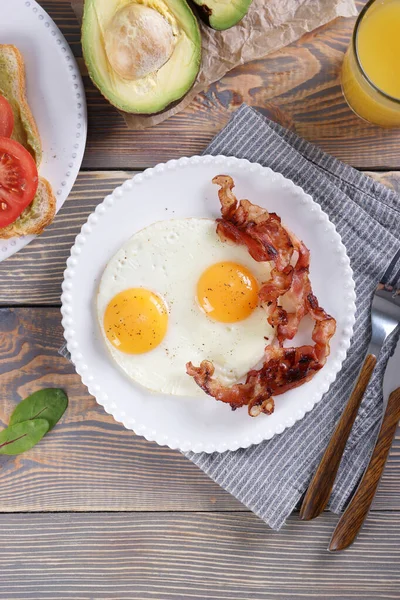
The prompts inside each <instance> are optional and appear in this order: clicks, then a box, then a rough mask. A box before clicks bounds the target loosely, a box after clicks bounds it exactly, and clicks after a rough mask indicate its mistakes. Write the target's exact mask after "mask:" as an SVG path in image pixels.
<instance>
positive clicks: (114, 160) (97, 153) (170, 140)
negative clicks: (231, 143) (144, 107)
mask: <svg viewBox="0 0 400 600" xmlns="http://www.w3.org/2000/svg"><path fill="white" fill-rule="evenodd" d="M357 4H358V6H359V7H361V6H362V5H363V4H365V0H362V1H359V2H358V3H357ZM41 5H42V6H43V8H45V9H46V10H47V11H48V12H49V14H50V15H51V16H52V17H53V18H54V20H55V21H56V23H57V24H58V26H59V27H60V28H61V30H62V32H63V33H64V34H65V36H66V38H67V40H68V42H69V43H70V44H71V47H72V49H73V52H74V53H75V56H77V57H78V58H79V59H80V58H81V55H82V53H81V47H80V41H79V40H80V31H79V24H78V22H77V20H76V18H75V16H74V13H73V11H72V8H71V5H70V3H69V1H68V0H41ZM353 24H354V20H353V19H338V20H336V21H335V22H333V23H331V24H328V25H327V26H324V27H322V28H320V29H317V30H316V31H313V32H311V33H309V34H307V35H306V36H304V37H303V38H302V40H300V41H298V42H296V43H295V44H292V45H291V46H288V47H286V48H284V49H282V50H280V51H279V52H277V53H275V54H274V55H272V56H269V57H268V58H266V59H264V60H259V61H254V62H252V63H250V64H247V65H243V66H241V67H238V68H236V69H234V70H233V71H231V72H230V73H228V74H227V75H226V76H225V77H223V78H222V79H221V80H220V81H219V82H217V83H215V84H213V85H211V86H210V88H209V89H208V90H206V91H205V92H204V93H202V94H200V95H198V96H197V97H196V99H195V100H194V101H193V102H192V103H191V105H190V106H189V107H188V108H187V109H186V110H185V111H183V112H182V113H180V114H178V115H176V116H174V117H172V118H171V119H169V120H168V121H166V122H164V123H162V124H160V125H158V126H156V127H153V128H151V129H147V130H144V131H143V130H142V131H139V130H128V129H127V128H126V126H125V123H124V120H123V118H122V116H121V115H120V114H119V113H118V112H117V111H116V110H115V109H114V108H113V107H112V106H111V105H110V104H109V103H108V102H107V101H106V100H104V98H103V97H102V96H101V94H100V93H99V92H98V91H97V90H96V89H95V87H94V86H93V85H92V83H91V82H90V80H89V78H88V76H87V74H86V68H85V65H84V62H83V60H79V64H80V67H81V70H82V73H83V75H84V84H85V88H86V97H87V102H88V110H89V135H88V144H87V150H86V155H85V159H84V163H83V165H84V167H85V168H96V169H110V168H118V169H142V168H144V167H146V166H151V165H154V164H156V163H158V162H163V161H166V160H169V159H171V158H178V157H180V156H185V155H186V156H191V155H193V154H198V153H201V152H202V151H203V150H204V149H205V147H206V146H207V144H208V143H209V142H210V140H211V139H212V137H213V136H214V135H215V134H216V133H217V132H218V131H219V130H220V129H221V128H222V127H223V126H224V125H225V124H226V123H227V121H228V119H229V117H230V116H231V114H232V113H233V112H234V111H235V110H236V109H237V107H238V106H240V104H242V102H247V103H248V104H250V105H251V106H254V107H256V108H258V109H260V110H261V111H262V112H263V113H264V114H266V115H268V116H270V117H271V118H272V119H274V120H276V121H278V122H280V123H282V124H283V125H285V126H287V127H290V128H292V129H294V130H296V131H297V133H298V134H299V135H301V136H303V137H304V138H306V139H307V140H310V141H313V142H315V143H316V144H318V145H319V146H320V147H321V148H322V149H324V150H326V151H327V152H329V153H331V154H333V155H334V156H337V157H338V158H340V159H342V160H344V161H345V162H347V163H350V164H352V165H353V166H357V167H359V168H363V169H372V168H378V167H379V168H385V169H387V170H389V169H399V168H400V153H399V139H400V138H399V132H398V130H392V131H390V130H384V129H381V128H378V127H376V126H373V125H369V124H367V123H365V122H363V121H362V120H361V119H359V118H358V117H356V116H355V115H354V114H353V112H352V111H351V110H350V108H349V107H348V106H347V104H346V102H345V100H344V98H343V96H342V93H341V88H340V82H339V74H340V68H341V64H342V59H343V54H344V52H345V50H346V48H347V45H348V42H349V39H350V36H351V31H352V28H353Z"/></svg>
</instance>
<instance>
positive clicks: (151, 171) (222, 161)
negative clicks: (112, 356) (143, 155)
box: [61, 155, 356, 454]
mask: <svg viewBox="0 0 400 600" xmlns="http://www.w3.org/2000/svg"><path fill="white" fill-rule="evenodd" d="M211 162H215V164H216V165H218V166H222V165H224V166H226V167H232V166H234V165H237V166H238V168H242V169H247V170H248V171H249V172H252V173H257V172H259V173H262V172H264V173H267V174H268V175H269V176H272V177H273V178H274V179H275V181H277V180H279V181H280V182H281V183H282V185H283V186H284V187H286V188H287V189H292V190H295V191H296V193H299V192H300V193H301V194H302V196H303V198H304V203H305V204H308V205H313V207H314V210H317V211H318V212H319V215H320V216H321V217H322V221H323V224H324V225H325V227H327V228H328V231H327V232H329V233H330V234H331V236H333V237H335V241H336V243H335V250H336V253H337V257H338V260H340V262H341V266H342V268H343V273H344V276H345V278H346V279H347V281H348V284H347V287H346V294H347V298H348V313H347V315H346V321H345V329H344V331H345V336H346V337H345V338H344V339H342V341H341V344H340V349H339V350H338V353H337V357H336V360H335V362H334V363H332V364H331V368H330V369H329V370H328V371H325V377H324V380H323V382H321V384H320V386H319V391H318V393H317V394H314V395H313V398H312V400H310V401H309V402H308V403H307V405H306V406H305V407H303V409H301V410H300V409H299V410H297V411H296V414H295V415H294V416H293V418H291V419H290V422H289V421H287V422H286V423H285V424H284V425H283V424H276V427H275V428H274V429H271V428H270V429H266V430H265V434H264V435H261V436H260V434H259V433H257V434H256V435H255V436H254V437H251V436H249V435H245V436H244V437H242V438H240V437H239V438H236V439H234V440H232V441H231V442H230V444H227V443H226V442H224V443H223V444H221V443H218V442H214V443H210V442H204V443H197V442H196V444H192V443H191V442H189V445H188V441H187V439H179V438H175V437H174V438H170V437H168V435H166V434H165V433H162V432H160V431H157V430H155V429H154V428H150V427H149V426H147V425H145V424H143V423H139V422H138V423H136V422H135V423H134V424H132V419H129V421H130V422H128V420H127V418H126V415H125V414H124V413H123V411H118V409H117V410H115V408H114V407H111V406H110V404H112V402H108V398H107V396H106V398H105V399H104V395H102V393H101V386H100V385H99V382H97V381H95V379H94V376H93V375H91V373H90V370H89V367H88V365H87V364H86V362H87V361H86V360H85V357H84V356H83V355H82V353H81V352H80V350H79V343H78V342H77V340H76V331H75V330H74V327H73V324H74V321H73V307H72V295H71V290H72V289H73V279H74V274H75V270H74V269H75V267H76V266H77V265H78V262H79V256H80V254H81V251H82V247H83V246H84V245H85V243H86V239H87V237H88V236H89V235H90V234H91V233H92V231H93V229H94V228H95V227H96V224H97V222H98V221H99V218H101V217H102V216H103V215H104V214H105V213H106V212H107V210H108V209H110V208H111V207H112V206H113V205H114V201H115V200H118V199H119V198H121V197H122V195H123V193H124V191H125V190H131V189H132V187H133V186H134V185H137V184H140V183H141V182H142V181H143V180H148V179H149V178H152V177H154V176H155V175H156V174H157V175H159V174H160V173H162V172H164V171H165V170H169V171H170V170H177V169H184V168H185V167H186V166H188V165H199V164H203V163H204V164H210V163H211ZM355 301H356V293H355V281H354V277H353V270H352V268H351V266H350V259H349V257H348V255H347V251H346V248H345V246H344V244H343V242H342V239H341V236H340V234H339V233H338V231H337V229H336V227H335V225H334V224H333V223H332V222H331V221H330V219H329V217H328V215H327V214H326V213H325V212H324V211H323V210H322V208H321V206H320V205H319V204H318V202H315V200H313V198H312V197H311V196H310V195H309V194H307V193H306V192H305V191H304V190H303V188H301V187H300V186H298V185H296V184H295V183H294V182H293V181H292V180H291V179H288V178H286V177H284V176H283V175H282V174H281V173H278V172H276V171H273V170H272V169H270V168H269V167H264V166H263V165H261V164H260V163H253V162H250V161H249V160H247V159H243V158H236V157H231V156H224V155H218V156H213V155H203V156H192V157H190V158H189V157H182V158H180V159H172V160H170V161H168V162H166V163H159V164H157V165H156V166H154V167H150V168H148V169H146V170H145V171H143V172H142V173H138V174H135V175H133V177H131V178H130V179H127V180H126V181H125V182H123V183H122V184H121V185H119V186H117V187H116V188H115V189H114V190H113V191H112V192H111V194H109V195H107V196H106V197H105V198H104V200H103V201H102V202H101V203H99V204H98V205H97V206H96V208H95V210H94V211H93V212H92V213H91V214H90V215H89V216H88V218H87V221H86V222H85V223H84V224H83V225H82V227H81V230H80V233H78V235H77V236H76V238H75V242H74V244H73V246H72V247H71V251H70V256H69V257H68V259H67V266H66V269H65V271H64V278H63V282H62V294H61V314H62V321H61V323H62V326H63V329H64V338H65V340H66V347H67V350H68V352H69V354H70V357H71V361H72V363H73V364H74V366H75V370H76V372H77V373H78V375H79V376H80V377H81V380H82V383H83V384H84V385H85V386H86V387H87V389H88V391H89V393H90V394H91V395H92V396H93V397H94V398H95V400H96V402H97V403H98V404H99V405H100V406H102V407H103V408H104V410H105V411H106V412H107V413H108V414H111V415H112V416H113V418H114V419H115V420H116V421H117V422H119V423H121V424H122V425H124V427H125V428H126V429H128V430H131V431H134V433H136V435H140V436H142V437H144V438H145V439H147V440H148V441H151V442H156V443H157V444H159V445H160V446H168V447H170V448H172V449H179V450H181V451H183V452H187V451H192V452H196V453H197V452H206V453H209V454H210V453H213V452H225V451H228V450H230V451H234V450H237V449H239V448H248V447H249V446H252V445H254V444H258V443H260V442H262V441H264V440H267V439H271V438H272V437H273V436H275V435H279V434H281V433H283V432H284V431H285V430H286V429H288V428H290V427H292V426H293V425H294V424H295V423H297V422H298V421H300V420H301V419H303V418H304V416H305V415H306V414H307V413H308V412H310V411H311V410H312V409H313V408H314V406H315V405H316V404H318V402H320V400H321V399H322V398H323V396H324V394H325V393H326V392H327V391H328V389H329V388H330V386H331V385H332V383H333V382H334V381H335V379H336V377H337V375H338V374H339V373H340V371H341V369H342V365H343V362H344V360H345V358H346V356H347V352H348V349H349V348H350V343H351V339H352V336H353V329H354V323H355V313H356V304H355ZM321 372H322V371H321Z"/></svg>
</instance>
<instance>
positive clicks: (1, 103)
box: [0, 96, 14, 137]
mask: <svg viewBox="0 0 400 600" xmlns="http://www.w3.org/2000/svg"><path fill="white" fill-rule="evenodd" d="M13 129H14V113H13V111H12V108H11V105H10V103H9V101H8V100H7V98H4V96H0V136H4V137H10V136H11V134H12V131H13Z"/></svg>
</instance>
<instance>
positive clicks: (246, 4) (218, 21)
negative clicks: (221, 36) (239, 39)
mask: <svg viewBox="0 0 400 600" xmlns="http://www.w3.org/2000/svg"><path fill="white" fill-rule="evenodd" d="M192 1H193V2H194V3H195V4H196V5H197V6H198V9H199V13H200V16H201V17H202V19H203V20H204V21H205V22H206V23H207V25H209V26H210V27H212V28H213V29H217V30H219V31H223V30H224V29H229V28H230V27H233V26H234V25H236V24H237V23H239V21H241V20H242V19H243V17H244V16H245V14H246V13H247V11H248V10H249V8H250V4H251V3H252V0H192Z"/></svg>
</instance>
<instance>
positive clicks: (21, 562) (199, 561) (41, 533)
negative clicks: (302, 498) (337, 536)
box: [0, 512, 400, 600]
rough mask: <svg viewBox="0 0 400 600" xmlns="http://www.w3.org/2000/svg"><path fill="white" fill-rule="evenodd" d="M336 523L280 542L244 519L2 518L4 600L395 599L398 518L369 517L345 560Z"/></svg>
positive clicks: (292, 533)
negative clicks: (333, 547) (332, 545)
mask: <svg viewBox="0 0 400 600" xmlns="http://www.w3.org/2000/svg"><path fill="white" fill-rule="evenodd" d="M335 522H336V517H334V516H333V515H327V514H325V515H324V516H322V517H320V518H319V519H317V520H316V521H313V522H310V523H305V522H301V521H299V520H298V519H297V517H296V516H294V517H292V518H291V519H290V520H289V523H288V525H287V526H286V527H285V528H284V529H283V530H281V531H280V532H279V533H278V534H277V533H274V532H272V531H270V530H268V529H267V527H266V526H265V525H264V523H262V521H260V520H259V519H258V518H257V517H255V516H254V515H253V514H246V513H231V514H226V513H225V514H223V513H214V514H204V513H200V514H199V513H192V514H187V513H186V514H182V513H181V514H168V513H126V514H110V513H108V514H107V513H98V514H86V515H82V514H69V515H2V516H0V598H1V599H4V600H11V599H15V600H17V599H18V600H19V599H20V600H25V599H26V598H33V599H37V600H45V599H47V598H57V600H66V599H70V598H74V600H89V599H90V600H92V599H96V600H99V599H107V600H112V599H115V600H125V599H130V600H150V599H152V600H194V599H198V600H205V599H208V600H211V599H214V600H250V599H252V600H276V599H278V600H289V599H290V600H295V599H298V600H300V599H301V600H304V599H305V598H307V599H311V598H323V599H324V600H350V599H351V598H363V599H365V600H367V599H368V600H383V599H385V600H386V599H387V600H389V599H391V600H393V599H398V598H399V585H400V572H399V568H398V567H399V559H400V547H399V545H398V540H399V536H400V516H399V514H390V513H379V512H378V513H374V514H373V515H372V516H371V517H370V518H369V520H368V522H367V524H366V526H365V528H364V530H363V531H362V532H361V534H360V537H359V540H358V541H357V544H356V545H354V546H353V547H352V548H350V549H348V550H347V551H346V552H345V553H342V554H338V555H332V554H328V552H327V551H326V547H327V544H328V541H329V538H330V535H331V533H332V530H333V527H334V524H335Z"/></svg>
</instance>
